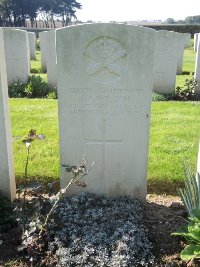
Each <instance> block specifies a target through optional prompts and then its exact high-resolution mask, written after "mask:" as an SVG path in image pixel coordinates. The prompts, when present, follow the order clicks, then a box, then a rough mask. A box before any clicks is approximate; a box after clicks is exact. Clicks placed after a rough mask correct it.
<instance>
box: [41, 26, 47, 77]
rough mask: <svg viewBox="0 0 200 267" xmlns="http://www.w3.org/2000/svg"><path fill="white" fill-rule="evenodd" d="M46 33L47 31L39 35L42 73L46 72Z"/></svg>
mask: <svg viewBox="0 0 200 267" xmlns="http://www.w3.org/2000/svg"><path fill="white" fill-rule="evenodd" d="M46 33H47V31H44V32H40V33H39V42H40V52H41V65H42V69H43V71H44V72H46V71H47V55H46Z"/></svg>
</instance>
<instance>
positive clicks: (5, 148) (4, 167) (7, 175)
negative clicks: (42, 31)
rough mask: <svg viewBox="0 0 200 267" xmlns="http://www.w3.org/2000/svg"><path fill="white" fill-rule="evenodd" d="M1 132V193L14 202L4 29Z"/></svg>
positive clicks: (0, 65) (0, 69)
mask: <svg viewBox="0 0 200 267" xmlns="http://www.w3.org/2000/svg"><path fill="white" fill-rule="evenodd" d="M0 132H1V135H0V151H1V153H0V191H1V192H2V193H3V194H4V195H6V196H7V197H8V198H9V199H10V200H11V201H13V200H14V199H15V195H16V186H15V177H14V164H13V154H12V136H11V129H10V117H9V105H8V85H7V77H6V66H5V54H4V41H3V30H2V29H0Z"/></svg>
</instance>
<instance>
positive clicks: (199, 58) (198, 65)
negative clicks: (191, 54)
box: [194, 38, 200, 94]
mask: <svg viewBox="0 0 200 267" xmlns="http://www.w3.org/2000/svg"><path fill="white" fill-rule="evenodd" d="M194 79H195V80H196V81H197V86H195V94H196V93H200V38H199V40H198V44H197V53H196V61H195V72H194Z"/></svg>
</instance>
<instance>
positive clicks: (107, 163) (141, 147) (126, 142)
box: [56, 23, 156, 200]
mask: <svg viewBox="0 0 200 267" xmlns="http://www.w3.org/2000/svg"><path fill="white" fill-rule="evenodd" d="M155 33H156V32H155V31H154V30H152V29H148V28H143V27H137V26H130V25H123V24H112V23H110V24H109V23H99V24H98V23H97V24H85V25H80V26H72V27H67V28H64V29H59V30H57V31H56V46H57V66H58V87H57V89H58V98H59V101H58V102H59V125H60V149H61V151H60V153H61V154H60V155H61V166H62V164H69V165H76V164H77V163H78V162H79V161H80V160H81V158H82V156H83V155H84V154H85V155H86V158H87V159H88V162H89V163H92V162H93V161H94V162H95V165H94V166H93V168H92V170H91V172H90V173H89V175H88V176H86V177H85V178H84V181H85V182H86V184H87V187H86V188H85V189H82V188H81V190H85V191H87V192H93V193H98V194H106V195H109V196H119V195H126V196H130V197H132V198H139V199H142V200H144V199H145V197H146V192H147V164H148V143H149V123H150V113H151V96H152V89H153V88H152V87H153V65H154V48H155ZM66 177H67V178H66ZM69 179H70V176H69V175H68V174H67V173H66V172H64V168H63V167H61V187H62V188H63V187H64V186H66V184H67V182H68V181H69ZM76 190H77V191H78V190H80V188H78V187H74V188H72V187H71V189H70V192H71V193H72V192H73V193H74V192H77V191H76Z"/></svg>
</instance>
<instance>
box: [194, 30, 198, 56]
mask: <svg viewBox="0 0 200 267" xmlns="http://www.w3.org/2000/svg"><path fill="white" fill-rule="evenodd" d="M198 37H199V33H195V34H194V51H195V52H197V45H198Z"/></svg>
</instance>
